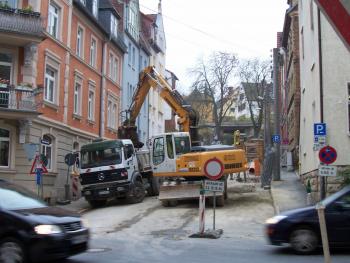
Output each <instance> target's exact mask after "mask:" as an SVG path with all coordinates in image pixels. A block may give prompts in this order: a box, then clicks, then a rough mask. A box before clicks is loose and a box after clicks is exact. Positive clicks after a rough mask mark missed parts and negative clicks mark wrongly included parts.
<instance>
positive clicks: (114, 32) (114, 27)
mask: <svg viewBox="0 0 350 263" xmlns="http://www.w3.org/2000/svg"><path fill="white" fill-rule="evenodd" d="M111 34H112V35H113V36H114V37H117V36H118V19H117V18H116V17H115V16H114V15H112V14H111Z"/></svg>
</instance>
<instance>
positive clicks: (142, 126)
mask: <svg viewBox="0 0 350 263" xmlns="http://www.w3.org/2000/svg"><path fill="white" fill-rule="evenodd" d="M111 2H112V3H113V5H114V6H115V7H116V9H117V10H118V11H119V12H120V13H121V14H122V17H123V19H122V20H121V24H120V29H121V30H122V31H123V32H124V44H125V45H126V47H127V52H126V53H125V54H124V65H123V90H122V93H123V96H122V108H121V117H122V121H125V119H126V118H128V117H129V116H128V112H127V110H128V109H129V107H130V104H131V102H132V99H133V95H134V92H135V90H136V88H137V85H138V81H139V73H140V71H142V70H143V69H144V68H145V67H147V66H148V65H149V56H150V47H149V46H148V45H147V43H146V41H145V40H144V37H143V35H142V32H141V24H140V22H141V21H140V8H139V1H137V0H132V1H130V0H127V1H123V2H120V1H117V0H113V1H111ZM136 126H137V133H138V135H139V140H140V141H141V142H143V143H145V142H146V141H147V139H148V98H146V99H145V101H144V103H143V106H142V108H141V111H140V114H139V116H138V118H137V120H136Z"/></svg>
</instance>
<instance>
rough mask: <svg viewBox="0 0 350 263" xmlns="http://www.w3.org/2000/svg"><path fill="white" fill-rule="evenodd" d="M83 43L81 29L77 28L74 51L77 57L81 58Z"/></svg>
mask: <svg viewBox="0 0 350 263" xmlns="http://www.w3.org/2000/svg"><path fill="white" fill-rule="evenodd" d="M83 42H84V31H83V29H82V28H81V27H78V31H77V49H76V51H77V55H78V56H79V57H83Z"/></svg>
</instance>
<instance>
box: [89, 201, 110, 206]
mask: <svg viewBox="0 0 350 263" xmlns="http://www.w3.org/2000/svg"><path fill="white" fill-rule="evenodd" d="M88 202H89V204H90V206H91V207H93V208H98V207H102V206H104V205H106V203H107V200H89V201H88Z"/></svg>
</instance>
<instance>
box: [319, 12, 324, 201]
mask: <svg viewBox="0 0 350 263" xmlns="http://www.w3.org/2000/svg"><path fill="white" fill-rule="evenodd" d="M317 24H318V57H319V71H320V80H319V81H320V121H321V123H323V122H324V112H323V67H322V31H321V11H320V8H317ZM320 197H321V200H322V199H324V198H325V197H326V179H325V177H324V176H320Z"/></svg>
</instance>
